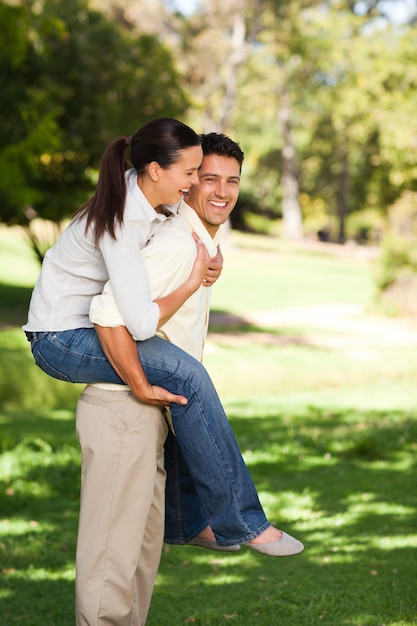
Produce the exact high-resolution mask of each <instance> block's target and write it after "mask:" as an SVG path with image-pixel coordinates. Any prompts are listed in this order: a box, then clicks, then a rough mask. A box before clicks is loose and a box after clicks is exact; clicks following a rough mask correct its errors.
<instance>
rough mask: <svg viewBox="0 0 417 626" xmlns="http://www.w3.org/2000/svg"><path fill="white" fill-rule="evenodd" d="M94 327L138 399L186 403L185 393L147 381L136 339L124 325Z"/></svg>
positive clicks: (150, 401) (113, 363)
mask: <svg viewBox="0 0 417 626" xmlns="http://www.w3.org/2000/svg"><path fill="white" fill-rule="evenodd" d="M95 329H96V331H97V334H98V336H99V339H100V343H101V346H102V348H103V350H104V353H105V355H106V356H107V358H108V359H109V361H110V363H111V365H112V366H113V368H114V369H115V370H116V372H117V373H118V375H119V376H120V378H121V379H122V380H123V381H124V382H125V383H126V385H128V386H129V387H130V389H131V391H132V393H133V394H134V395H135V396H136V397H137V398H138V400H140V401H141V402H145V403H146V404H153V405H155V404H156V405H160V406H168V405H169V404H171V403H174V404H187V399H186V398H185V397H184V396H177V395H175V394H173V393H171V392H170V391H168V390H167V389H163V388H162V387H158V386H156V385H151V384H150V383H149V382H148V379H147V378H146V375H145V372H144V371H143V368H142V364H141V362H140V360H139V357H138V349H137V345H136V341H134V340H133V339H132V337H131V336H130V334H129V332H128V330H127V329H126V327H125V326H115V327H114V328H110V327H107V326H99V325H98V324H95Z"/></svg>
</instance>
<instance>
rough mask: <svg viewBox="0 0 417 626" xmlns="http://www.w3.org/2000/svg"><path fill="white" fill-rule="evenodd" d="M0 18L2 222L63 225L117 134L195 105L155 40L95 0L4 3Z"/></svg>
mask: <svg viewBox="0 0 417 626" xmlns="http://www.w3.org/2000/svg"><path fill="white" fill-rule="evenodd" d="M0 18H1V24H2V27H1V31H0V37H1V39H0V46H1V59H0V63H1V70H2V71H1V76H2V78H1V81H2V83H1V89H0V91H1V96H0V116H1V120H2V126H1V128H2V130H1V133H2V142H1V149H0V164H1V165H2V166H3V167H2V168H0V169H1V170H2V171H1V172H0V217H1V219H2V221H4V222H6V223H21V224H27V223H28V217H29V218H30V217H32V216H33V215H38V216H41V217H44V218H48V219H50V220H53V221H54V222H56V223H59V222H60V221H61V220H62V219H63V218H65V217H67V216H68V215H69V214H71V213H73V212H74V210H75V209H77V208H78V206H80V204H82V203H83V202H84V201H85V200H86V198H87V197H88V195H89V194H90V193H91V191H92V189H93V185H94V180H95V175H96V168H97V166H98V162H99V159H100V156H101V154H102V152H103V150H104V148H105V146H106V145H107V144H108V143H109V142H110V141H111V140H112V139H113V138H114V137H116V136H119V135H123V134H126V135H128V134H132V133H133V132H135V131H136V130H137V128H138V127H139V126H140V125H141V124H143V123H145V122H146V121H148V120H149V119H152V118H154V117H159V116H161V117H162V116H174V117H175V116H179V115H181V114H182V113H183V112H184V111H185V109H186V108H187V106H188V100H187V98H186V96H185V94H184V92H183V90H182V89H181V87H180V85H179V81H178V80H177V71H176V69H175V66H174V62H173V59H172V55H171V53H170V52H169V50H168V49H167V48H166V47H165V46H164V45H163V44H162V43H161V42H160V41H159V40H158V39H157V38H156V37H154V36H152V35H147V34H143V35H141V36H139V37H138V36H134V35H133V34H132V33H131V31H130V30H129V29H128V28H126V27H122V26H120V25H119V24H115V23H114V22H113V21H112V20H110V19H109V18H108V17H107V16H105V15H104V14H103V13H102V12H100V11H97V10H93V9H91V8H90V7H89V5H88V3H87V0H73V1H72V2H71V3H68V2H66V0H44V1H43V2H42V3H35V2H30V1H29V2H27V1H26V2H22V4H20V5H13V6H11V5H8V4H6V3H5V2H1V3H0ZM28 207H30V208H29V209H28Z"/></svg>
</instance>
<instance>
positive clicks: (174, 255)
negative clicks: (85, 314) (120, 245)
mask: <svg viewBox="0 0 417 626" xmlns="http://www.w3.org/2000/svg"><path fill="white" fill-rule="evenodd" d="M221 230H222V229H221V228H219V231H218V232H217V234H216V236H215V238H214V239H213V238H212V237H211V235H210V234H209V233H208V231H207V230H206V228H205V227H204V225H203V223H202V222H201V220H200V218H199V217H198V215H197V213H196V212H195V211H194V210H193V209H192V208H191V207H190V206H189V205H188V204H186V203H185V202H184V201H183V202H182V203H181V205H180V207H179V209H178V213H177V216H176V217H173V218H170V219H168V220H167V221H166V222H164V224H162V226H161V227H160V228H159V229H158V231H157V232H156V233H155V235H154V236H153V237H152V239H151V240H150V241H149V243H148V245H147V246H145V247H144V248H143V249H142V251H141V252H142V258H143V261H144V264H145V268H146V270H147V272H148V276H149V283H150V287H151V293H152V298H153V299H155V298H160V297H162V296H165V295H167V294H169V293H171V292H172V291H173V290H174V289H176V288H177V287H179V286H180V285H181V284H182V283H183V282H184V281H185V280H186V279H187V278H188V276H189V275H190V272H191V269H192V266H193V263H194V261H195V258H196V254H197V246H196V242H195V241H194V239H193V237H192V233H193V232H194V233H196V235H198V237H199V238H200V239H201V240H202V242H203V243H204V244H205V246H206V247H207V250H208V252H209V254H210V256H212V257H214V256H215V255H216V253H217V246H218V244H219V242H220V239H221ZM210 292H211V287H203V286H201V287H200V288H199V289H198V290H197V291H196V292H195V293H194V294H193V295H192V296H190V298H188V300H187V301H186V302H185V303H184V304H183V305H182V306H181V307H180V309H179V310H178V311H177V312H176V313H175V314H174V315H173V316H172V317H171V319H170V320H169V321H168V322H167V323H166V324H164V325H163V326H162V327H161V328H160V329H159V330H158V331H157V335H158V336H160V337H162V338H164V339H166V340H168V341H170V342H172V343H174V344H175V345H177V346H179V347H180V348H182V349H183V350H185V351H186V352H188V353H189V354H191V355H192V356H194V357H195V358H196V359H198V360H199V361H201V360H202V357H203V349H204V343H205V340H206V336H207V330H208V322H209V309H210ZM90 321H91V322H92V323H95V324H99V325H100V326H109V327H114V326H124V323H123V319H122V317H121V315H120V313H119V310H118V308H117V305H116V302H115V299H114V296H113V291H112V287H111V285H110V282H108V283H106V285H105V287H104V290H103V293H102V295H100V296H96V297H95V298H93V301H92V304H91V308H90Z"/></svg>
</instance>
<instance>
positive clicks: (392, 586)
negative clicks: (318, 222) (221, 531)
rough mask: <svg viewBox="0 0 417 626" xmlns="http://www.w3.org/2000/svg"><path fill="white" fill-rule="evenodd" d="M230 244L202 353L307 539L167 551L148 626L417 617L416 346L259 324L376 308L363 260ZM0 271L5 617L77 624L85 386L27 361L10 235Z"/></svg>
mask: <svg viewBox="0 0 417 626" xmlns="http://www.w3.org/2000/svg"><path fill="white" fill-rule="evenodd" d="M233 240H234V242H235V247H234V248H232V249H230V250H228V251H226V250H225V252H224V255H225V258H226V262H225V269H224V274H223V277H222V279H221V281H219V284H218V285H216V288H215V289H214V290H213V308H214V310H215V311H217V312H220V311H221V312H227V313H228V315H229V319H228V322H227V324H226V325H225V326H224V325H222V323H219V324H218V325H217V322H216V324H215V325H214V326H213V327H212V330H213V331H216V332H215V334H213V335H211V338H210V339H209V342H208V346H207V358H206V365H207V368H208V369H209V371H210V373H211V374H212V376H213V379H214V380H215V383H216V386H217V387H218V389H219V392H220V394H221V397H222V399H223V401H224V403H225V406H226V409H227V412H228V415H229V417H230V420H231V423H232V426H233V429H234V431H235V433H236V436H237V439H238V441H239V444H240V446H241V449H242V452H243V454H244V457H245V460H246V462H247V464H248V466H249V468H250V471H251V474H252V476H253V478H254V481H255V484H256V485H257V488H258V491H259V495H260V499H261V501H262V503H263V505H264V508H265V510H266V512H267V515H268V517H269V519H270V520H271V521H272V522H273V523H276V524H277V525H278V526H280V527H281V528H283V529H284V530H286V531H288V532H290V533H292V534H294V535H295V536H296V537H298V538H300V539H301V540H302V541H303V542H304V544H305V547H306V549H305V551H304V553H303V554H301V555H299V556H297V557H292V558H286V559H273V558H268V557H265V556H263V555H260V554H257V553H255V552H253V551H250V550H249V549H245V548H242V550H241V551H240V552H239V553H237V554H232V555H228V556H223V555H222V554H216V553H214V552H208V551H204V550H201V549H198V548H191V547H173V546H169V547H168V546H166V548H165V550H164V553H163V557H162V562H161V567H160V572H159V575H158V579H157V584H156V587H155V592H154V597H153V602H152V607H151V612H150V616H149V620H148V626H177V625H181V624H189V623H190V624H198V625H199V626H217V625H224V624H239V625H243V626H252V625H253V626H258V625H259V626H307V625H308V626H316V625H320V624H326V625H328V626H400V625H402V626H412V625H415V624H417V593H416V581H417V533H416V514H417V478H416V459H417V419H416V418H417V409H416V406H417V389H416V385H415V381H416V376H417V357H416V353H417V351H416V349H415V347H414V346H413V345H407V344H405V345H400V346H396V345H389V342H388V343H387V342H385V343H382V344H381V345H376V344H375V345H372V346H365V348H364V347H363V346H359V345H357V344H356V343H355V345H354V346H353V348H354V349H353V348H352V347H350V346H349V340H350V337H351V335H350V331H349V330H346V331H343V330H339V331H338V332H337V334H335V333H334V331H333V330H332V329H329V328H326V326H325V325H324V326H323V327H321V328H317V327H316V326H313V324H312V323H311V324H308V323H306V322H299V321H297V320H295V321H294V323H293V324H292V325H286V326H285V325H284V326H282V325H279V324H273V323H271V325H270V326H268V328H266V327H263V326H259V325H257V324H256V323H255V322H254V321H253V315H255V318H256V314H261V313H264V312H271V311H282V310H284V309H285V308H286V307H302V306H326V305H345V304H347V305H360V306H362V307H363V308H364V310H365V312H366V313H367V314H368V312H371V311H372V310H373V307H374V303H373V297H374V294H373V282H372V277H373V271H374V269H373V265H372V263H370V262H368V261H364V260H356V259H347V258H343V257H335V256H331V255H328V254H322V253H317V252H314V251H313V250H303V249H295V248H293V247H290V246H284V245H283V244H282V243H280V242H276V241H274V240H272V239H267V238H262V237H251V236H242V235H237V234H234V236H233ZM0 273H1V279H0V283H1V284H0V327H1V328H2V330H1V331H0V511H1V520H0V563H1V568H0V626H14V625H17V624H19V625H22V626H23V625H24V626H38V625H42V626H70V625H72V624H74V554H75V538H76V529H77V516H78V492H79V451H78V447H77V443H76V439H75V433H74V408H75V402H76V399H77V396H78V394H79V391H80V387H79V386H72V385H67V384H65V383H60V382H58V381H54V380H52V379H49V378H48V377H47V376H45V375H44V374H42V372H40V371H38V370H37V368H36V367H35V366H34V365H33V363H32V360H31V355H30V351H29V346H28V344H27V342H26V341H25V338H24V336H23V334H22V332H21V331H20V330H19V329H18V326H19V325H20V324H21V323H23V322H24V321H25V315H26V306H27V302H28V298H29V296H30V287H31V285H32V284H33V281H34V280H35V278H36V274H37V267H36V264H35V263H34V262H33V260H32V258H31V255H30V252H29V250H28V248H27V247H26V245H25V242H24V239H22V238H20V237H15V236H11V233H10V232H8V231H4V230H0ZM365 317H366V316H365ZM215 319H216V320H218V319H221V318H218V317H216V318H215ZM231 330H232V331H235V334H234V335H231V334H230V331H231ZM226 331H227V334H225V333H226ZM313 335H314V338H315V342H314V343H311V342H309V340H310V338H311V337H312V336H313ZM231 337H232V339H231ZM330 338H331V339H334V338H336V339H338V341H335V342H334V343H332V342H331V341H329V339H330ZM339 340H340V341H339ZM352 341H353V342H356V341H357V337H356V336H353V335H352ZM364 341H365V342H366V335H365V339H364Z"/></svg>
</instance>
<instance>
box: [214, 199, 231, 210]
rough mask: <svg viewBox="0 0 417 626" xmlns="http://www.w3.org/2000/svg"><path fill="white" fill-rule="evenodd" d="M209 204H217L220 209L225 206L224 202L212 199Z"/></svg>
mask: <svg viewBox="0 0 417 626" xmlns="http://www.w3.org/2000/svg"><path fill="white" fill-rule="evenodd" d="M210 204H212V205H213V206H217V207H219V208H220V209H223V208H224V207H225V206H226V204H227V203H226V202H215V201H214V200H210Z"/></svg>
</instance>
